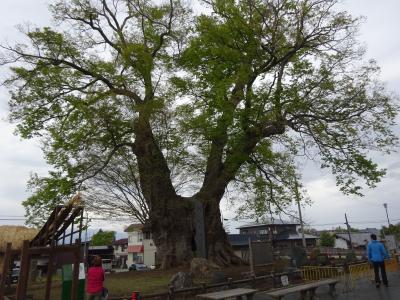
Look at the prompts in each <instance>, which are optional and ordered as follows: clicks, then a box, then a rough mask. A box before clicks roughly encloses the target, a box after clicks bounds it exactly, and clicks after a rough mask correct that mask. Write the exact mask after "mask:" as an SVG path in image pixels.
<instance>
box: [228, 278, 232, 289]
mask: <svg viewBox="0 0 400 300" xmlns="http://www.w3.org/2000/svg"><path fill="white" fill-rule="evenodd" d="M232 287H233V282H232V278H228V288H230V289H231V288H232Z"/></svg>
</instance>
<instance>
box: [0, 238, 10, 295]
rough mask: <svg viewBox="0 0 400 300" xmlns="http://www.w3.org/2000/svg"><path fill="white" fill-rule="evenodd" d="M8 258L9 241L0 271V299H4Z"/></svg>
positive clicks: (8, 266)
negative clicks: (0, 270) (0, 271)
mask: <svg viewBox="0 0 400 300" xmlns="http://www.w3.org/2000/svg"><path fill="white" fill-rule="evenodd" d="M10 259H11V243H7V245H6V251H5V253H4V260H3V270H2V273H1V282H0V300H3V299H4V289H5V285H6V281H7V278H8V273H9V272H10Z"/></svg>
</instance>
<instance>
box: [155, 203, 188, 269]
mask: <svg viewBox="0 0 400 300" xmlns="http://www.w3.org/2000/svg"><path fill="white" fill-rule="evenodd" d="M168 203H169V205H168V208H167V209H165V210H160V209H155V210H152V211H151V214H150V223H151V232H152V234H153V241H154V243H155V244H156V246H157V264H158V265H160V268H161V269H169V268H172V267H176V266H180V265H188V264H189V263H190V260H191V259H192V258H193V256H194V252H193V251H194V250H195V249H192V246H193V240H194V238H195V236H194V234H195V231H194V224H193V219H194V216H193V208H192V205H191V203H190V202H189V200H188V199H183V198H181V197H179V196H176V197H175V198H169V199H168Z"/></svg>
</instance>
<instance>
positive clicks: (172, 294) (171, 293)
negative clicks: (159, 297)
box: [168, 285, 175, 300]
mask: <svg viewBox="0 0 400 300" xmlns="http://www.w3.org/2000/svg"><path fill="white" fill-rule="evenodd" d="M168 299H170V300H173V299H175V288H174V286H173V285H171V286H170V287H169V291H168Z"/></svg>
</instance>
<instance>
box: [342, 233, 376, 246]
mask: <svg viewBox="0 0 400 300" xmlns="http://www.w3.org/2000/svg"><path fill="white" fill-rule="evenodd" d="M350 235H351V242H352V244H353V245H355V246H365V244H367V243H368V242H369V241H370V240H371V233H369V232H351V233H350ZM336 237H338V238H341V239H343V240H345V241H347V242H349V235H348V234H347V233H337V234H336Z"/></svg>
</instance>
